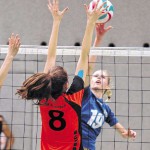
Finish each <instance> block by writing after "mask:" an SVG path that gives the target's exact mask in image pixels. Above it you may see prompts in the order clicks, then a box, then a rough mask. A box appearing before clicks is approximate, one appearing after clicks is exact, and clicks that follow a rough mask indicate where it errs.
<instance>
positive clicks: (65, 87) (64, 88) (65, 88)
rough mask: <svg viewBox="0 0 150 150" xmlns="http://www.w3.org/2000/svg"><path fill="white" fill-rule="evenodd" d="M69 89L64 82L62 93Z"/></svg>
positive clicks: (67, 83) (67, 84)
mask: <svg viewBox="0 0 150 150" xmlns="http://www.w3.org/2000/svg"><path fill="white" fill-rule="evenodd" d="M68 87H69V82H66V83H65V84H64V86H63V91H64V92H66V90H67V89H68Z"/></svg>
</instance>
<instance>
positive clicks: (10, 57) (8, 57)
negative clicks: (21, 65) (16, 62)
mask: <svg viewBox="0 0 150 150" xmlns="http://www.w3.org/2000/svg"><path fill="white" fill-rule="evenodd" d="M13 58H14V56H13V55H12V54H10V53H9V52H8V54H7V56H6V59H7V60H13Z"/></svg>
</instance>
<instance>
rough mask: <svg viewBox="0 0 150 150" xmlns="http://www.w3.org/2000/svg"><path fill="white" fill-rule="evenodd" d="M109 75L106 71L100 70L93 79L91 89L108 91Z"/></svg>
mask: <svg viewBox="0 0 150 150" xmlns="http://www.w3.org/2000/svg"><path fill="white" fill-rule="evenodd" d="M108 86H109V85H108V75H107V72H106V71H102V70H98V71H96V72H94V74H93V75H92V78H91V88H92V89H94V90H105V89H108Z"/></svg>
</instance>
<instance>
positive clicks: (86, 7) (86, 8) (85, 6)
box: [84, 4, 88, 12]
mask: <svg viewBox="0 0 150 150" xmlns="http://www.w3.org/2000/svg"><path fill="white" fill-rule="evenodd" d="M84 8H85V11H86V12H88V6H87V5H86V4H84Z"/></svg>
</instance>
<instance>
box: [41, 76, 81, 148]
mask: <svg viewBox="0 0 150 150" xmlns="http://www.w3.org/2000/svg"><path fill="white" fill-rule="evenodd" d="M58 86H59V85H58ZM83 93H84V82H83V80H82V79H81V78H80V77H79V76H75V77H74V79H73V83H72V84H71V86H70V88H69V90H68V92H67V93H65V94H62V95H61V96H59V97H58V98H57V99H56V100H55V101H52V100H49V101H48V105H41V106H40V112H41V118H42V133H41V150H80V149H81V148H82V146H81V125H80V124H81V101H82V97H83ZM43 101H44V100H43Z"/></svg>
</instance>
